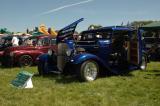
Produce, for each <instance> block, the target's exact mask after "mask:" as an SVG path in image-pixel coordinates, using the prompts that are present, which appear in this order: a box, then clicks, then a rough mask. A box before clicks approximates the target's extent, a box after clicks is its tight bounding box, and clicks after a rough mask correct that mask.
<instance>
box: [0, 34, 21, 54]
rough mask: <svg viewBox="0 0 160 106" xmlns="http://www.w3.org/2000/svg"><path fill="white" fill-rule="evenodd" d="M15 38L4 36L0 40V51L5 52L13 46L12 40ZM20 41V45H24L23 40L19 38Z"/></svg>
mask: <svg viewBox="0 0 160 106" xmlns="http://www.w3.org/2000/svg"><path fill="white" fill-rule="evenodd" d="M13 37H14V35H7V36H3V37H2V38H1V39H0V51H3V50H4V49H5V48H7V47H10V46H12V42H11V41H12V38H13ZM17 37H18V39H19V45H21V44H22V42H23V39H22V37H20V36H17Z"/></svg>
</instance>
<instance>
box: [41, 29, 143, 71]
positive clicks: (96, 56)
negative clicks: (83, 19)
mask: <svg viewBox="0 0 160 106" xmlns="http://www.w3.org/2000/svg"><path fill="white" fill-rule="evenodd" d="M97 31H102V32H103V31H110V32H111V34H110V37H109V38H107V39H98V40H96V41H95V42H93V45H89V46H88V45H83V44H82V45H76V43H75V42H74V40H65V41H64V42H65V43H66V44H67V45H68V47H69V48H70V49H72V50H73V51H74V50H75V49H76V48H77V47H82V48H84V49H85V50H88V51H90V52H87V53H80V54H74V55H72V56H70V57H68V58H69V61H68V63H69V64H72V65H78V64H81V63H83V62H85V61H87V60H94V61H96V62H97V63H98V64H99V65H101V66H99V67H104V68H106V69H108V70H110V71H113V72H115V71H114V70H116V71H117V70H118V69H117V68H113V67H112V64H110V63H109V58H110V54H111V52H112V48H111V46H112V37H114V32H115V31H127V32H128V34H129V39H131V37H132V35H131V33H132V32H133V31H134V29H132V28H127V27H103V28H100V29H97V30H89V31H84V32H82V33H90V32H91V33H96V32H97ZM137 40H138V45H139V46H138V57H139V59H138V64H136V65H134V64H130V65H129V69H135V68H138V65H139V64H140V63H141V62H142V54H143V42H142V38H141V32H140V30H139V31H138V34H137ZM75 45H76V46H75ZM49 58H51V57H50V56H48V54H43V55H41V56H40V57H39V61H40V62H48V60H49ZM55 67H56V65H55V64H52V63H48V66H46V67H45V68H44V72H47V73H48V72H49V71H52V70H54V69H55ZM70 68H72V66H70Z"/></svg>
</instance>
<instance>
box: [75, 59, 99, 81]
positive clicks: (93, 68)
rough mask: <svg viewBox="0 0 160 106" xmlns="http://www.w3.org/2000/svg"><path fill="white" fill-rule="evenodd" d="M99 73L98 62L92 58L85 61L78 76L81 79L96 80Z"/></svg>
mask: <svg viewBox="0 0 160 106" xmlns="http://www.w3.org/2000/svg"><path fill="white" fill-rule="evenodd" d="M98 74H99V67H98V64H97V63H96V62H95V61H92V60H88V61H85V62H83V63H82V64H81V65H80V67H79V68H78V76H79V78H80V80H81V81H87V82H89V81H94V80H95V79H96V78H97V77H98Z"/></svg>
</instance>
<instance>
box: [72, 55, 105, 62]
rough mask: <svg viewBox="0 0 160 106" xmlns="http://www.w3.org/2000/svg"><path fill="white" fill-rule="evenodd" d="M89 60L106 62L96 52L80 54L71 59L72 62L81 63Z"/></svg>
mask: <svg viewBox="0 0 160 106" xmlns="http://www.w3.org/2000/svg"><path fill="white" fill-rule="evenodd" d="M87 60H95V61H97V62H98V63H101V64H103V65H105V62H104V61H103V60H102V59H100V58H99V57H98V56H96V55H94V54H89V53H82V54H78V55H76V56H74V57H73V58H72V59H71V62H72V64H81V63H82V62H84V61H87Z"/></svg>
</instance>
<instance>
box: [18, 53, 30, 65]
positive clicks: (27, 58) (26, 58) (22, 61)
mask: <svg viewBox="0 0 160 106" xmlns="http://www.w3.org/2000/svg"><path fill="white" fill-rule="evenodd" d="M32 64H33V59H32V57H31V56H30V55H22V56H21V57H20V58H19V65H20V66H21V67H26V66H31V65H32Z"/></svg>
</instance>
